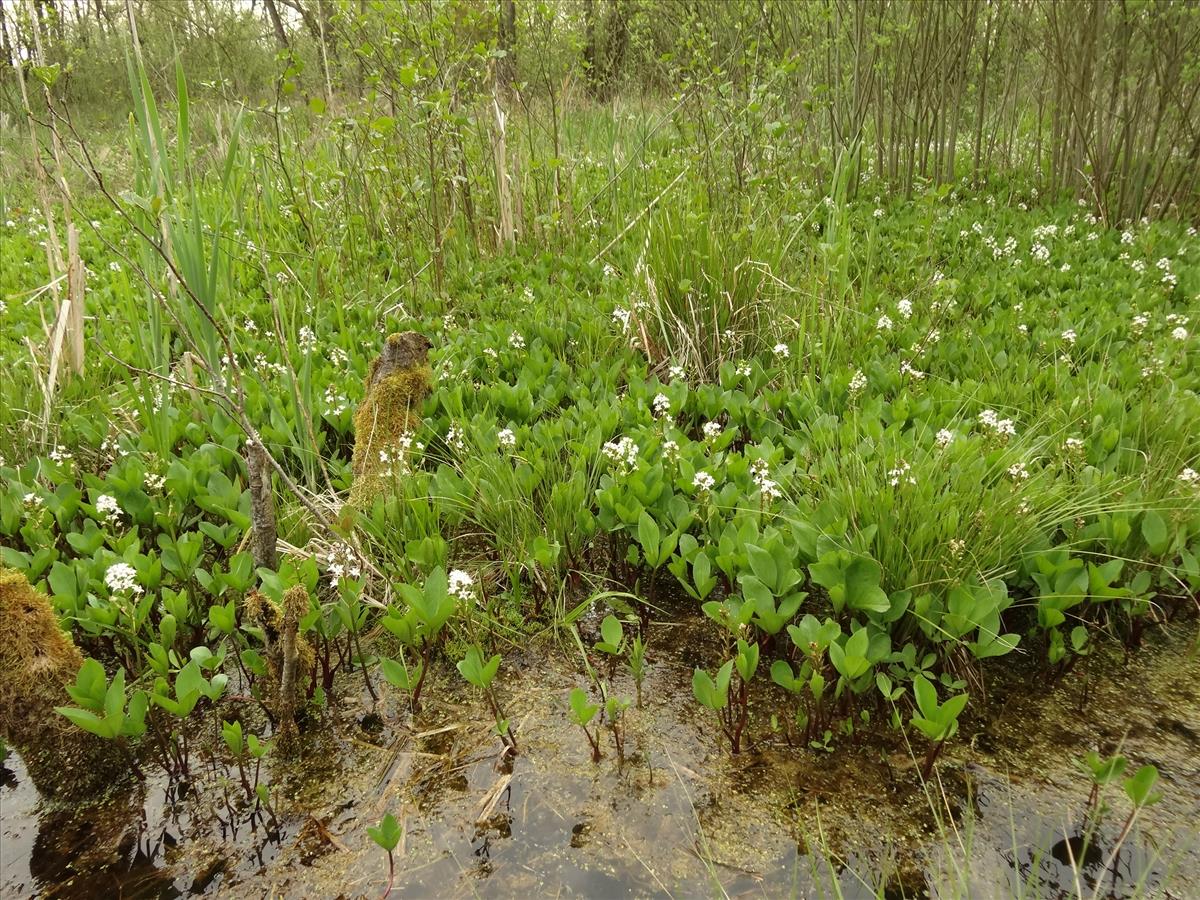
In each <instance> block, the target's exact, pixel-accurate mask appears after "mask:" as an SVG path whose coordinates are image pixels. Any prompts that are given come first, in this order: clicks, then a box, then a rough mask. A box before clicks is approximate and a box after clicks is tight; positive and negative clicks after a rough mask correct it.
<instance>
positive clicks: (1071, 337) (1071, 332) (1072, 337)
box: [1062, 328, 1078, 346]
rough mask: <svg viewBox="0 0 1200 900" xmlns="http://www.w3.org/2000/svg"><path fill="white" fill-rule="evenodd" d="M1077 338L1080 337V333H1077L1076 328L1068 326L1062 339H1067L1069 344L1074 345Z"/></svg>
mask: <svg viewBox="0 0 1200 900" xmlns="http://www.w3.org/2000/svg"><path fill="white" fill-rule="evenodd" d="M1077 338H1078V335H1077V334H1075V329H1074V328H1068V329H1067V330H1066V331H1064V332H1063V333H1062V339H1063V340H1064V341H1066V342H1067V343H1068V344H1071V345H1072V346H1074V344H1075V341H1076V339H1077Z"/></svg>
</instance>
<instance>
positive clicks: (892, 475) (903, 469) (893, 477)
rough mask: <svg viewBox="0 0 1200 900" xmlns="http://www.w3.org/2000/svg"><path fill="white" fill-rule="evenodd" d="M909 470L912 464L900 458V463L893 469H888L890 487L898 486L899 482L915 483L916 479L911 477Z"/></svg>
mask: <svg viewBox="0 0 1200 900" xmlns="http://www.w3.org/2000/svg"><path fill="white" fill-rule="evenodd" d="M911 470H912V466H910V465H909V464H908V463H907V462H905V461H904V460H900V465H898V466H897V467H896V468H894V469H888V484H890V485H891V486H892V487H898V486H899V485H900V482H904V483H905V484H916V483H917V479H915V478H913V477H912V475H911V474H910V471H911Z"/></svg>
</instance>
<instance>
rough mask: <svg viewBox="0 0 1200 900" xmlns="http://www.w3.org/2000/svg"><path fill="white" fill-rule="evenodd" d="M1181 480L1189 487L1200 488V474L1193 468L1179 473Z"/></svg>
mask: <svg viewBox="0 0 1200 900" xmlns="http://www.w3.org/2000/svg"><path fill="white" fill-rule="evenodd" d="M1179 480H1180V481H1182V482H1183V483H1184V484H1186V485H1187V486H1188V487H1200V472H1197V471H1196V470H1195V469H1192V468H1187V469H1184V470H1183V471H1182V472H1180V473H1179Z"/></svg>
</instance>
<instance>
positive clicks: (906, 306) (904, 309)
mask: <svg viewBox="0 0 1200 900" xmlns="http://www.w3.org/2000/svg"><path fill="white" fill-rule="evenodd" d="M896 310H897V312H899V313H900V317H901V318H903V319H911V318H912V312H913V307H912V301H911V300H909V299H908V298H907V297H906V298H905V299H903V300H901V301H900V302H899V303H897V304H896Z"/></svg>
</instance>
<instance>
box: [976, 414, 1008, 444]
mask: <svg viewBox="0 0 1200 900" xmlns="http://www.w3.org/2000/svg"><path fill="white" fill-rule="evenodd" d="M979 424H980V425H982V426H984V427H985V428H988V429H990V430H991V431H992V432H993V433H994V434H996V435H997V436H998V437H1001V438H1010V437H1012V436H1013V435H1015V434H1016V433H1017V429H1016V428H1015V427H1014V426H1013V420H1012V419H1001V418H1000V417H999V416H997V415H996V412H995V410H991V409H985V410H984V411H983V412H981V413H980V414H979Z"/></svg>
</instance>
